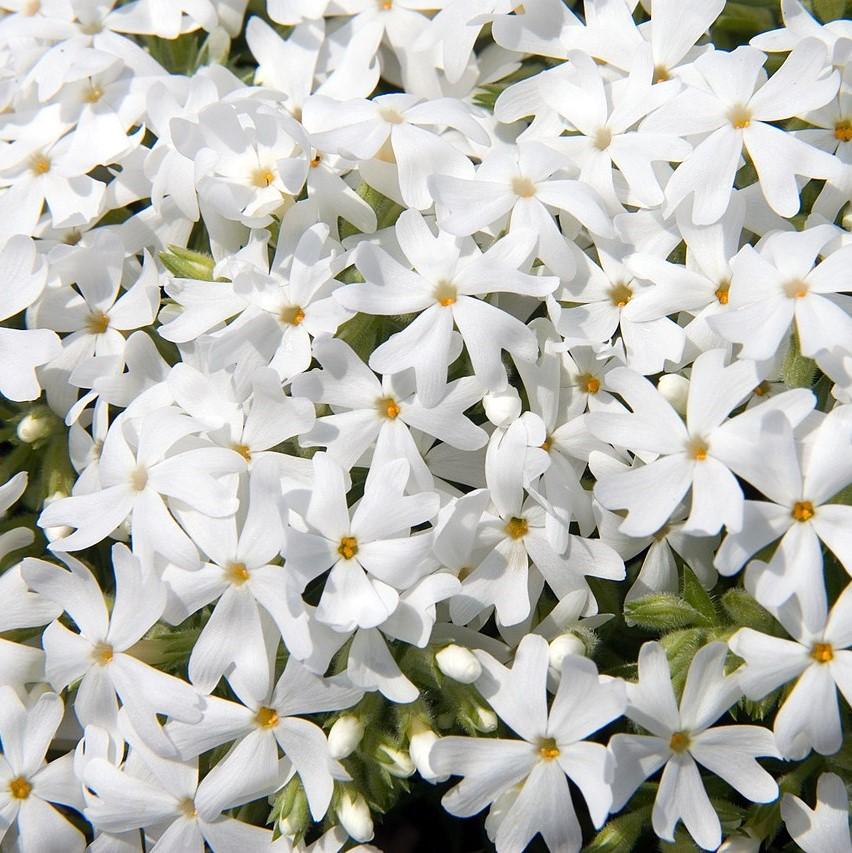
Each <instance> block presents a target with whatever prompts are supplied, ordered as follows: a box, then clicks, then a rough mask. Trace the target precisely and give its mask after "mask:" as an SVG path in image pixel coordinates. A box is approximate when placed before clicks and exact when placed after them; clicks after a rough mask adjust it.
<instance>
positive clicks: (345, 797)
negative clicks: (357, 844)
mask: <svg viewBox="0 0 852 853" xmlns="http://www.w3.org/2000/svg"><path fill="white" fill-rule="evenodd" d="M337 819H338V820H339V821H340V825H341V826H342V827H343V828H344V829H345V830H346V831H347V832H348V833H349V837H350V838H353V839H354V840H355V841H369V840H370V839H371V838H372V837H373V818H372V817H371V815H370V808H369V806H368V805H367V801H366V800H365V799H364V798H363V797H362V796H361V795H360V794H354V795H353V794H351V793H350V792H349V791H344V792H343V793H342V794H341V796H340V802H339V803H338V804H337Z"/></svg>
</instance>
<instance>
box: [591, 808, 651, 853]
mask: <svg viewBox="0 0 852 853" xmlns="http://www.w3.org/2000/svg"><path fill="white" fill-rule="evenodd" d="M650 817H651V807H650V806H645V807H643V808H640V809H637V810H636V811H632V812H628V813H627V814H623V815H619V816H618V817H615V818H612V819H611V820H610V821H608V822H607V824H606V825H605V826H604V828H603V829H602V830H601V831H600V832H599V833H598V834H597V835H596V836H595V837H594V839H593V840H592V842H591V843H590V844H589V845H587V846H586V848H585V851H584V853H631V851H632V850H634V849H635V847H636V843H637V842H638V841H639V836H640V835H641V834H642V830H643V829H645V827H646V826H647V825H648V821H649V819H650Z"/></svg>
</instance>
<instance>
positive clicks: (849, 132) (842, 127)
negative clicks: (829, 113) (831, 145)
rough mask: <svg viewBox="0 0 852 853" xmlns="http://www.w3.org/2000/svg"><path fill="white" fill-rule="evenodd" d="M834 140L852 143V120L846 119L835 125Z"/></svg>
mask: <svg viewBox="0 0 852 853" xmlns="http://www.w3.org/2000/svg"><path fill="white" fill-rule="evenodd" d="M834 138H835V139H837V140H838V141H839V142H852V118H844V119H841V120H840V121H839V122H837V124H836V125H834Z"/></svg>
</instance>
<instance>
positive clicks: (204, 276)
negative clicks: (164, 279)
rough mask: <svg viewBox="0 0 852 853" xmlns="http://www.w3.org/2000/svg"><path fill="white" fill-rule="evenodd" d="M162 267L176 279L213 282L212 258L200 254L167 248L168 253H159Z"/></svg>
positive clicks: (175, 247) (189, 250)
mask: <svg viewBox="0 0 852 853" xmlns="http://www.w3.org/2000/svg"><path fill="white" fill-rule="evenodd" d="M159 257H160V260H161V261H162V263H163V266H164V267H165V268H166V269H167V270H168V271H169V272H170V273H172V275H176V276H177V277H178V278H194V279H197V280H198V281H213V266H214V263H213V258H211V257H210V255H205V254H203V253H202V252H194V251H193V250H192V249H184V248H183V247H182V246H169V251H168V252H160V255H159Z"/></svg>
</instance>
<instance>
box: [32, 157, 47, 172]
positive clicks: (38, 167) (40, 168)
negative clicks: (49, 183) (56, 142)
mask: <svg viewBox="0 0 852 853" xmlns="http://www.w3.org/2000/svg"><path fill="white" fill-rule="evenodd" d="M30 170H31V171H32V173H33V174H34V175H46V174H47V173H48V172H49V171H50V157H47V156H46V155H44V154H33V156H32V157H31V158H30Z"/></svg>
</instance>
